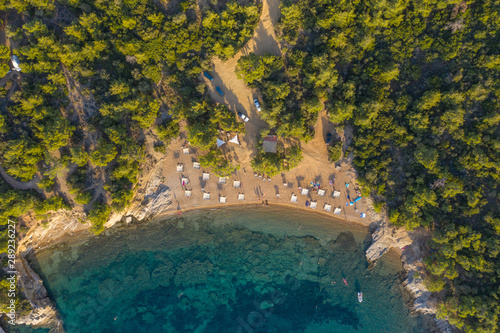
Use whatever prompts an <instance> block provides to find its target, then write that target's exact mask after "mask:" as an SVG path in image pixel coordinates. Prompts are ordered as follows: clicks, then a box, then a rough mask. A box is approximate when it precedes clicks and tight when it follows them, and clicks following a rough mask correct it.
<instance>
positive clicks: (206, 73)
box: [203, 72, 214, 81]
mask: <svg viewBox="0 0 500 333" xmlns="http://www.w3.org/2000/svg"><path fill="white" fill-rule="evenodd" d="M203 76H205V77H206V78H207V79H209V80H210V81H213V80H214V78H213V77H212V75H210V74H209V73H208V72H203Z"/></svg>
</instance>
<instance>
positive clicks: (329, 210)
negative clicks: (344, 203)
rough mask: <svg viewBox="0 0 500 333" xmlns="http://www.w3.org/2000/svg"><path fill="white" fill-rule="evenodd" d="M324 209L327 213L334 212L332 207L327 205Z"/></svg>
mask: <svg viewBox="0 0 500 333" xmlns="http://www.w3.org/2000/svg"><path fill="white" fill-rule="evenodd" d="M323 209H324V210H325V212H331V211H332V205H329V204H325V206H324V207H323Z"/></svg>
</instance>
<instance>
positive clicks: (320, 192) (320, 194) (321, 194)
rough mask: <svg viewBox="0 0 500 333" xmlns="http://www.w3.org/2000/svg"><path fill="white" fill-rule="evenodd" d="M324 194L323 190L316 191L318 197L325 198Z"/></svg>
mask: <svg viewBox="0 0 500 333" xmlns="http://www.w3.org/2000/svg"><path fill="white" fill-rule="evenodd" d="M325 193H326V191H325V190H318V195H319V196H320V197H324V196H325Z"/></svg>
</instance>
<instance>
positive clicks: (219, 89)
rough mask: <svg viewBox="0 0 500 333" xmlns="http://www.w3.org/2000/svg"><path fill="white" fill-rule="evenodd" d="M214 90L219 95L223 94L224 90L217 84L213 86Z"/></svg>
mask: <svg viewBox="0 0 500 333" xmlns="http://www.w3.org/2000/svg"><path fill="white" fill-rule="evenodd" d="M215 90H216V91H217V92H218V93H219V95H221V96H224V92H223V91H222V89H221V88H220V87H219V86H217V87H215Z"/></svg>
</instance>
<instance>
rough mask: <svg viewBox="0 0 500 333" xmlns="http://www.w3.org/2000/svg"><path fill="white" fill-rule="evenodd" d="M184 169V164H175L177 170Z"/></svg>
mask: <svg viewBox="0 0 500 333" xmlns="http://www.w3.org/2000/svg"><path fill="white" fill-rule="evenodd" d="M182 171H184V164H177V172H182Z"/></svg>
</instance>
